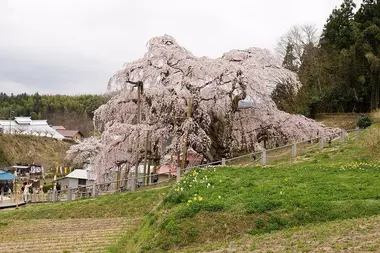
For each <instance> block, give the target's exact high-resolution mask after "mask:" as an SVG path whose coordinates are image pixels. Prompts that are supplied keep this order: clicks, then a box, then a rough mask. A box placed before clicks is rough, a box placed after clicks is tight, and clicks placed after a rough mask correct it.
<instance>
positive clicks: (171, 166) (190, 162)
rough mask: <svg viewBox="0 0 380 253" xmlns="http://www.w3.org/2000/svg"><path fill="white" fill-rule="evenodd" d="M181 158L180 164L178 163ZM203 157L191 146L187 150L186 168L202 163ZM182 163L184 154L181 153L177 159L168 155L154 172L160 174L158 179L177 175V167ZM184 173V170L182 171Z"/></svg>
mask: <svg viewBox="0 0 380 253" xmlns="http://www.w3.org/2000/svg"><path fill="white" fill-rule="evenodd" d="M178 160H179V165H178V164H177V162H178ZM201 162H202V157H201V156H200V155H199V154H198V153H197V152H195V151H194V149H192V148H189V149H188V150H187V157H186V162H185V168H186V167H188V166H196V165H198V164H201ZM181 164H182V154H180V156H179V158H177V159H175V157H171V156H170V155H166V156H165V157H164V158H163V159H162V161H161V165H160V167H158V168H157V169H156V170H155V172H154V174H158V181H159V182H160V181H164V180H167V179H168V178H169V175H170V177H176V175H177V167H180V166H181ZM182 173H183V172H182Z"/></svg>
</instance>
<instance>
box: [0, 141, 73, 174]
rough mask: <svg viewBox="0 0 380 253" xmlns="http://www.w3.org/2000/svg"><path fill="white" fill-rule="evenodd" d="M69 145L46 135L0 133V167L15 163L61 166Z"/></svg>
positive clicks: (49, 166) (47, 166)
mask: <svg viewBox="0 0 380 253" xmlns="http://www.w3.org/2000/svg"><path fill="white" fill-rule="evenodd" d="M70 145H72V144H71V143H68V142H63V141H57V140H54V139H52V138H46V137H37V136H28V135H8V134H0V167H3V166H12V165H15V164H16V163H25V164H32V163H35V164H42V165H43V166H44V167H45V168H52V167H55V166H59V165H61V166H62V165H63V160H64V157H65V155H66V151H67V150H68V149H69V147H70Z"/></svg>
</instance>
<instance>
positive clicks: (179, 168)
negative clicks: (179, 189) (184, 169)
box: [176, 166, 181, 182]
mask: <svg viewBox="0 0 380 253" xmlns="http://www.w3.org/2000/svg"><path fill="white" fill-rule="evenodd" d="M176 175H177V182H179V181H180V180H181V167H178V166H177V170H176Z"/></svg>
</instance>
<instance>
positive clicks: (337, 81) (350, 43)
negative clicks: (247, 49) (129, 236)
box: [290, 0, 380, 117]
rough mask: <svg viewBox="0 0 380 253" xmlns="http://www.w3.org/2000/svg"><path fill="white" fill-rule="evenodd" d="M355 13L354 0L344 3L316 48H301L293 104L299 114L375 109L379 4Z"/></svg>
mask: <svg viewBox="0 0 380 253" xmlns="http://www.w3.org/2000/svg"><path fill="white" fill-rule="evenodd" d="M354 9H355V3H354V1H353V0H344V1H343V3H342V5H341V6H340V7H339V8H337V9H334V10H333V11H332V14H331V15H330V17H329V19H328V20H327V23H326V24H325V27H324V30H323V33H322V36H321V39H320V44H319V45H318V46H313V45H306V46H305V48H304V55H303V57H302V59H301V66H300V68H299V71H298V75H299V78H300V80H301V82H302V84H303V87H301V90H300V91H299V92H298V94H297V96H296V98H295V99H294V103H293V104H294V105H295V107H296V111H297V112H299V113H302V114H305V115H307V116H311V117H314V116H315V115H316V114H317V113H324V112H325V113H326V112H327V113H332V112H359V113H360V112H369V111H372V110H376V109H377V108H379V106H380V50H379V49H380V48H379V45H380V29H379V28H378V25H379V20H380V2H378V1H364V2H363V4H362V5H361V7H360V8H359V10H358V11H357V13H355V12H354ZM290 103H292V102H290Z"/></svg>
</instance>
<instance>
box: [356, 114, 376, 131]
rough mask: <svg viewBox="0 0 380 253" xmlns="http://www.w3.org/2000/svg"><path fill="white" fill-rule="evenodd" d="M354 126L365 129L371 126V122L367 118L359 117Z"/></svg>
mask: <svg viewBox="0 0 380 253" xmlns="http://www.w3.org/2000/svg"><path fill="white" fill-rule="evenodd" d="M356 125H357V126H358V127H360V128H367V127H369V126H371V125H372V120H371V118H370V117H368V116H360V117H359V119H358V121H357V123H356Z"/></svg>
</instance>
